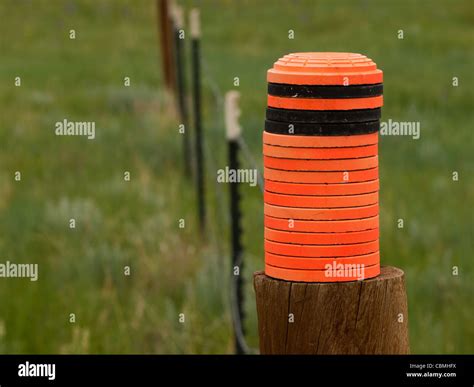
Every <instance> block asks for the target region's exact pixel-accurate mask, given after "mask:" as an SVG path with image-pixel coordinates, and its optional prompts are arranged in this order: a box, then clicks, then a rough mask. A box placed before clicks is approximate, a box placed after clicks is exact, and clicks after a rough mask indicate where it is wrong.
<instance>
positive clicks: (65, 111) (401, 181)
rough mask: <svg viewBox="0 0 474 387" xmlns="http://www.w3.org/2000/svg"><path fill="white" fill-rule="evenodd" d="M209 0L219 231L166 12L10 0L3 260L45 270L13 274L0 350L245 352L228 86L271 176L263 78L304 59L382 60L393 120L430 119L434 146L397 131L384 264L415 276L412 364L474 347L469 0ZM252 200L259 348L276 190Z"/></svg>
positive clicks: (206, 65) (384, 162)
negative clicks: (237, 325)
mask: <svg viewBox="0 0 474 387" xmlns="http://www.w3.org/2000/svg"><path fill="white" fill-rule="evenodd" d="M180 3H181V4H184V5H186V6H187V8H188V9H189V7H190V6H191V5H193V3H194V2H192V1H181V2H180ZM197 4H199V7H200V9H201V17H202V30H203V41H202V48H203V72H204V74H203V83H204V108H205V111H204V118H205V134H206V138H205V141H206V163H207V164H206V172H207V188H208V191H207V192H208V205H209V218H208V232H207V234H206V236H204V237H201V236H200V234H199V232H198V226H197V222H196V219H195V192H194V191H195V187H194V185H193V184H192V182H191V181H189V180H186V179H184V178H183V175H182V168H181V161H182V149H181V137H180V136H181V135H180V134H179V133H178V130H177V124H178V121H177V119H176V117H175V115H174V114H173V109H172V106H173V104H172V101H171V100H170V97H169V95H167V94H166V93H165V92H164V90H163V85H162V81H161V72H160V67H159V64H160V61H159V57H158V40H157V25H156V10H155V2H154V1H151V0H150V1H148V0H139V1H122V0H117V1H112V0H110V1H93V0H81V1H58V0H53V1H46V0H37V1H34V0H29V1H27V0H17V1H14V0H3V1H2V2H0V20H2V22H1V23H0V49H1V52H2V59H1V61H0V85H1V88H0V103H1V106H2V114H1V121H0V123H1V126H0V144H1V145H0V147H1V152H0V263H2V262H5V261H7V260H9V261H11V262H18V263H38V264H39V270H40V275H39V280H38V281H37V282H30V281H28V280H26V279H4V278H0V353H57V352H59V353H231V352H232V351H233V338H232V330H231V318H230V306H229V305H230V301H229V300H230V294H229V268H230V264H229V261H230V257H229V247H228V239H229V235H228V227H229V217H228V215H227V212H226V211H227V187H226V186H225V185H222V184H217V183H216V169H217V168H223V167H225V165H226V150H227V148H226V144H225V141H224V121H223V118H222V111H221V109H220V106H219V105H216V102H215V95H216V92H217V93H218V94H219V93H221V94H222V93H224V92H225V91H227V90H231V89H238V90H239V91H240V92H241V95H242V97H241V110H242V116H241V123H242V126H243V128H244V138H245V141H246V143H247V144H248V145H249V148H250V150H251V152H252V154H253V155H254V157H255V159H256V160H257V164H258V165H259V167H261V132H262V126H263V120H264V111H265V103H266V98H265V95H266V78H265V77H266V70H267V69H268V68H269V67H270V66H271V65H272V63H273V62H274V61H275V60H276V59H277V58H278V57H280V56H282V55H284V54H286V53H288V52H295V51H351V52H360V53H363V54H365V55H367V56H369V57H371V58H372V59H373V60H374V61H375V62H377V64H378V66H379V67H380V68H382V69H383V70H384V100H385V103H384V108H383V120H388V119H392V120H395V121H419V122H421V138H420V139H419V140H413V139H411V138H409V137H395V136H392V137H390V136H385V137H382V138H381V144H380V149H379V153H380V175H381V177H380V179H381V187H382V188H381V197H380V200H381V210H380V211H381V224H380V226H381V252H382V263H383V264H390V265H395V266H398V267H401V268H402V269H404V270H405V273H406V281H407V290H408V299H409V325H410V340H411V349H412V352H413V353H473V352H474V324H473V317H474V312H473V304H472V299H473V296H474V264H473V262H474V260H473V256H472V240H473V238H472V237H473V212H472V208H471V207H472V201H473V198H474V180H473V178H472V173H473V161H472V160H473V159H472V151H473V146H474V141H473V138H474V137H473V134H472V128H473V124H474V122H473V116H472V102H473V100H474V95H473V90H474V84H473V77H472V69H473V68H474V52H473V50H472V47H473V44H474V9H473V6H472V3H471V2H470V1H468V0H466V1H450V2H442V1H419V2H417V3H416V4H412V2H409V1H386V2H379V1H291V2H289V1H288V2H286V1H285V2H284V1H277V0H274V1H270V0H262V1H230V0H227V1H225V0H222V1H210V0H204V1H200V2H198V3H197ZM71 29H74V30H75V31H76V39H74V40H72V39H70V38H69V31H70V30H71ZM290 29H292V30H294V31H295V39H293V40H289V39H288V30H290ZM399 30H403V32H404V39H398V37H397V34H398V31H399ZM18 76H19V77H21V86H20V87H17V86H15V77H18ZM124 77H130V79H131V85H130V86H129V87H126V86H124ZM234 77H239V79H240V86H239V87H238V88H236V87H234V86H233V81H234ZM453 77H457V78H458V79H459V86H457V87H453V86H452V80H453ZM216 90H217V91H216ZM65 118H67V119H68V120H71V121H73V120H77V121H95V122H96V138H95V139H94V140H88V139H86V138H77V137H58V136H55V135H54V127H55V126H54V125H55V123H56V122H57V121H62V120H63V119H65ZM243 162H244V165H245V161H244V160H243ZM249 166H250V165H249ZM16 171H19V172H21V181H16V180H15V178H14V177H15V172H16ZM127 171H128V172H130V176H131V179H130V181H125V180H124V173H125V172H127ZM453 171H457V172H458V173H459V180H458V181H453V178H452V174H453ZM242 194H243V197H244V245H245V249H246V254H245V263H246V268H245V273H244V275H245V279H246V281H247V288H246V298H247V300H246V310H247V320H246V328H247V332H248V335H247V338H248V341H249V344H250V345H251V346H252V347H257V346H258V340H257V332H256V313H255V304H254V296H253V291H252V287H251V279H252V273H253V272H254V271H255V270H259V269H262V267H263V244H262V241H263V208H262V197H261V193H260V191H259V190H258V188H250V187H243V189H242ZM71 218H74V219H75V220H76V228H74V229H71V228H70V227H69V221H70V219H71ZM179 219H185V221H186V226H185V227H184V228H179V226H178V224H179ZM398 219H404V228H402V229H399V228H398V227H397V221H398ZM127 266H129V267H130V270H131V275H130V276H127V275H124V268H125V267H127ZM453 266H457V267H459V275H458V276H453V275H452V270H453V269H452V268H453ZM71 313H73V314H75V322H74V323H71V322H70V319H71ZM181 313H183V314H184V316H185V322H184V323H181V322H180V321H179V317H180V314H181Z"/></svg>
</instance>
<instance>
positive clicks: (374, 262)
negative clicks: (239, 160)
mask: <svg viewBox="0 0 474 387" xmlns="http://www.w3.org/2000/svg"><path fill="white" fill-rule="evenodd" d="M267 80H268V108H267V114H266V121H265V131H264V133H263V160H264V176H265V196H264V201H265V204H264V206H265V209H264V213H265V273H266V274H267V275H268V276H270V277H274V278H278V279H283V280H288V281H303V282H338V281H355V280H363V279H365V278H371V277H375V276H377V275H378V274H379V273H380V255H379V199H378V191H379V179H378V132H379V128H380V116H381V106H382V104H383V97H382V92H383V85H382V81H383V73H382V71H381V70H380V69H377V65H376V64H375V63H374V62H373V61H372V60H371V59H369V58H367V57H366V56H364V55H361V54H353V53H339V52H307V53H295V54H289V55H285V56H284V57H282V58H280V59H279V60H278V61H277V62H276V63H275V64H274V66H273V68H272V69H270V70H268V73H267Z"/></svg>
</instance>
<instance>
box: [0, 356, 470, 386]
mask: <svg viewBox="0 0 474 387" xmlns="http://www.w3.org/2000/svg"><path fill="white" fill-rule="evenodd" d="M473 363H474V356H473V355H466V356H460V355H421V356H416V355H407V356H158V355H150V356H130V355H127V356H111V355H106V356H77V355H72V356H56V355H54V356H34V355H31V356H29V355H18V356H5V355H3V356H0V385H1V386H7V387H8V386H22V385H35V386H92V385H94V386H113V385H117V386H118V385H120V386H124V385H129V386H145V385H158V386H159V385H165V384H168V383H164V382H165V381H171V382H172V383H171V384H173V385H174V384H176V385H181V384H184V383H182V382H183V381H184V380H189V379H190V378H192V379H191V380H192V383H193V384H195V383H196V381H197V380H204V381H207V382H210V381H214V380H215V381H219V382H220V383H219V384H223V383H222V382H223V381H232V382H234V383H235V382H236V381H237V380H239V381H242V382H245V383H247V384H253V383H254V382H255V380H256V379H261V380H262V381H263V380H265V382H266V385H268V382H269V381H273V380H275V381H278V382H279V383H278V385H281V384H282V382H283V381H285V382H286V381H288V382H289V383H290V384H289V385H291V386H299V385H301V386H303V385H307V384H311V385H315V386H332V385H338V383H339V384H340V383H341V382H346V383H349V384H348V385H364V386H378V387H379V386H392V385H395V386H404V385H430V386H435V385H450V386H464V385H468V386H472V383H473V376H474V372H473V369H474V367H473ZM37 365H41V367H37ZM43 365H44V366H43ZM53 365H54V375H52V372H48V370H49V371H51V370H52V366H53ZM34 372H42V373H43V374H45V375H46V376H31V374H32V373H34ZM20 374H24V375H27V376H19V375H20ZM47 375H49V378H52V377H53V376H54V380H48V376H47ZM178 381H181V383H179V382H178ZM303 382H305V383H303ZM308 382H309V383H308Z"/></svg>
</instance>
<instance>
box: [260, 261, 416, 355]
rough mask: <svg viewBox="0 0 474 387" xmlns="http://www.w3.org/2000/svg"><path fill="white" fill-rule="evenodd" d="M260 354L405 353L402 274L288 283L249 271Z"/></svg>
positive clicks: (385, 270) (389, 271) (387, 270)
mask: <svg viewBox="0 0 474 387" xmlns="http://www.w3.org/2000/svg"><path fill="white" fill-rule="evenodd" d="M254 288H255V293H256V298H257V313H258V329H259V335H260V352H261V353H262V354H406V353H409V341H408V310H407V298H406V291H405V280H404V273H403V271H402V270H400V269H397V268H395V267H382V268H381V273H380V275H379V276H378V277H376V278H371V279H368V280H365V281H354V282H343V283H302V282H288V281H283V280H278V279H274V278H271V277H268V276H266V275H265V274H264V273H263V272H256V273H255V274H254Z"/></svg>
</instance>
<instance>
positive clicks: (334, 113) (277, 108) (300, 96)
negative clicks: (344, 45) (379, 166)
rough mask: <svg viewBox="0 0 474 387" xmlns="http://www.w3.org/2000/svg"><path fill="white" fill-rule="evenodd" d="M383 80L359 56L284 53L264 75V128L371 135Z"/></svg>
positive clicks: (365, 60)
mask: <svg viewBox="0 0 474 387" xmlns="http://www.w3.org/2000/svg"><path fill="white" fill-rule="evenodd" d="M382 78H383V73H382V71H381V70H379V69H377V66H376V64H375V63H374V62H373V61H372V60H371V59H369V58H367V57H366V56H364V55H361V54H353V53H341V52H309V53H295V54H289V55H285V56H284V57H283V58H280V59H279V60H278V61H277V62H275V64H274V66H273V68H272V69H270V70H268V73H267V80H268V109H267V120H266V126H265V130H266V131H267V132H270V133H281V134H289V133H290V134H297V135H298V134H301V135H329V136H339V135H351V134H364V133H374V132H376V131H378V129H379V124H378V120H379V119H380V107H381V106H382V105H383V96H382V92H383V85H382ZM282 109H283V110H282ZM282 123H284V124H282ZM288 123H289V124H291V125H292V126H291V127H290V126H289V125H288ZM308 124H310V125H308ZM336 124H337V125H336ZM341 124H344V125H341Z"/></svg>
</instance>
